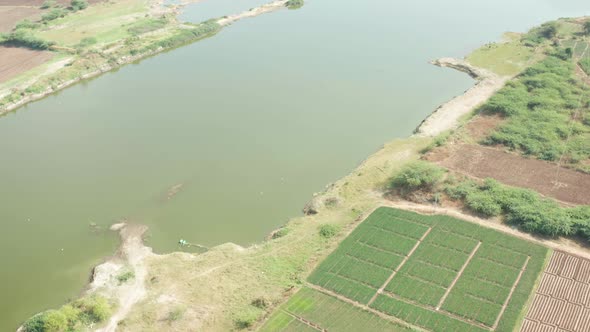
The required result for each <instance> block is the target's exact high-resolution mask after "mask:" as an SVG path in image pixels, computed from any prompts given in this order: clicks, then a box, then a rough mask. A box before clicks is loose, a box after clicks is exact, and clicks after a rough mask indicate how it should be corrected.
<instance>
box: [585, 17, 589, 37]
mask: <svg viewBox="0 0 590 332" xmlns="http://www.w3.org/2000/svg"><path fill="white" fill-rule="evenodd" d="M584 34H586V35H590V20H588V21H586V22H584Z"/></svg>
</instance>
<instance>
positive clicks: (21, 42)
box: [0, 29, 54, 50]
mask: <svg viewBox="0 0 590 332" xmlns="http://www.w3.org/2000/svg"><path fill="white" fill-rule="evenodd" d="M0 44H5V45H12V46H17V47H27V48H31V49H35V50H46V49H48V48H49V47H50V46H52V45H53V44H54V43H53V42H49V41H47V40H44V39H41V38H38V37H36V36H35V34H34V33H33V31H32V30H29V29H18V30H15V31H13V32H11V33H9V34H6V35H3V36H2V38H1V39H0Z"/></svg>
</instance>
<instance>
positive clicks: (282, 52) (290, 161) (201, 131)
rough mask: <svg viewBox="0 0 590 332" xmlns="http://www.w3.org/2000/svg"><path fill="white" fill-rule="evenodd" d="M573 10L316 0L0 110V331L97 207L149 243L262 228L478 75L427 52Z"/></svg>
mask: <svg viewBox="0 0 590 332" xmlns="http://www.w3.org/2000/svg"><path fill="white" fill-rule="evenodd" d="M206 1H208V2H211V1H214V0H206ZM253 3H256V1H254V0H253ZM228 8H229V7H228ZM231 8H233V7H231ZM193 10H195V11H199V7H198V5H196V6H192V7H191V8H190V9H189V11H193ZM216 10H217V9H216ZM227 14H231V12H228V13H227ZM584 14H588V10H587V7H586V8H584V3H583V2H582V1H576V2H573V1H570V2H563V1H559V0H551V1H538V0H535V1H534V0H526V1H520V2H514V1H508V0H501V1H495V2H493V3H492V2H489V3H485V4H484V3H480V2H475V1H467V0H453V1H445V2H444V3H443V2H439V1H424V0H422V1H411V2H409V1H408V2H403V3H401V2H397V1H385V0H365V1H358V2H345V3H344V2H341V1H336V0H310V1H307V4H306V6H305V7H304V8H302V9H300V10H296V11H288V10H284V11H280V12H276V13H272V14H268V15H264V16H260V17H257V18H253V19H248V20H244V21H242V22H239V23H237V24H235V25H233V26H231V27H229V28H227V29H225V30H224V31H222V32H221V33H220V34H219V35H217V36H216V37H214V38H211V39H207V40H204V41H202V42H199V43H196V44H193V45H189V46H186V47H183V48H180V49H177V50H174V51H171V52H168V53H166V54H162V55H159V56H157V57H154V58H151V59H147V60H145V61H142V62H141V63H140V64H138V65H130V66H126V67H124V68H122V69H121V70H119V71H117V72H113V73H109V74H106V75H104V76H102V77H100V78H97V79H95V80H92V81H89V82H86V83H84V84H80V85H77V86H75V87H72V88H69V89H67V90H65V91H63V92H61V93H58V94H57V95H55V96H51V97H49V98H46V99H44V100H41V101H39V102H36V103H33V104H30V105H28V106H26V107H24V108H22V109H20V110H19V111H18V112H16V113H12V114H8V115H7V116H5V117H2V118H0V156H1V157H0V158H1V159H0V174H1V175H0V202H2V203H1V208H0V225H1V227H2V232H0V265H1V266H2V269H1V270H0V271H1V272H0V294H1V295H2V296H0V331H9V330H12V329H14V328H15V327H16V326H17V325H18V324H19V322H21V321H22V320H23V319H25V318H26V317H28V316H30V315H31V314H33V313H35V312H38V311H40V310H44V309H47V308H51V307H55V306H58V305H60V304H61V303H63V302H64V301H66V300H67V299H68V298H72V297H75V296H76V295H77V294H79V292H80V291H81V290H82V289H83V287H84V284H85V283H86V281H87V280H88V277H89V274H90V270H91V267H92V266H93V265H95V264H96V263H98V262H100V260H101V259H102V258H103V257H105V256H108V255H109V254H111V253H112V252H113V251H114V250H115V248H116V245H117V238H116V236H115V235H114V234H111V233H109V232H101V231H98V232H96V231H93V230H92V229H91V227H89V224H90V223H96V224H98V225H99V226H101V227H102V228H103V229H104V228H105V227H107V226H108V225H110V224H111V223H113V222H116V221H118V220H120V219H122V218H126V219H128V220H131V221H134V222H140V223H145V224H147V225H149V226H150V232H149V239H148V243H149V245H151V246H153V247H154V249H155V251H156V252H170V251H173V250H177V249H178V248H177V246H176V243H177V241H178V239H180V238H184V239H187V240H189V241H190V242H197V243H201V244H204V245H208V246H211V245H215V244H219V243H223V242H227V241H233V242H236V243H239V244H242V245H247V244H250V243H253V242H257V241H260V240H262V239H263V238H264V236H265V235H266V234H267V233H268V232H270V231H271V230H272V229H273V228H275V227H277V226H279V225H281V224H283V223H285V222H286V221H287V220H288V219H289V218H290V217H294V216H298V215H300V210H301V207H302V206H303V205H304V203H305V202H306V201H307V200H308V199H309V198H310V197H311V194H312V193H313V192H317V191H321V190H322V189H323V187H324V186H325V185H326V184H327V183H329V182H332V181H334V180H337V179H338V178H340V177H342V176H343V175H345V174H347V173H348V172H350V171H351V170H352V169H353V168H354V167H355V166H356V165H358V163H359V162H360V161H361V160H363V159H364V158H366V157H367V156H368V155H369V154H371V153H372V152H373V151H375V150H377V149H378V148H379V147H380V146H381V145H382V144H383V143H384V142H386V141H389V140H391V139H393V138H396V137H404V136H407V135H409V134H410V133H411V132H412V130H413V129H414V127H415V126H416V125H417V124H418V123H419V122H420V121H421V120H422V119H423V118H424V117H425V116H426V115H427V114H429V113H430V112H431V111H432V110H433V109H434V108H435V107H436V106H437V105H438V104H440V103H442V102H444V101H445V100H447V99H449V98H451V97H452V96H454V95H458V94H460V93H462V92H463V91H464V90H465V89H467V88H468V87H469V86H470V85H471V84H472V81H471V80H470V79H469V78H468V77H467V76H466V75H464V74H461V73H457V72H454V71H452V70H445V69H440V68H436V67H433V66H431V65H429V64H428V60H431V59H434V58H437V57H442V56H462V55H464V54H466V53H468V52H469V51H470V50H471V49H473V48H475V47H477V46H478V45H480V44H483V43H485V42H487V41H490V40H494V39H496V38H497V37H498V36H499V35H500V34H501V33H502V32H503V31H506V30H521V31H522V30H526V29H527V28H528V27H530V26H531V25H534V24H537V23H541V22H543V21H545V20H548V19H552V18H557V17H561V16H579V15H584ZM185 15H189V16H190V15H191V14H190V13H189V12H187V13H186V14H185ZM187 17H188V16H187ZM196 17H198V16H196ZM177 184H183V188H182V190H181V191H180V192H179V193H178V194H177V195H176V196H175V197H174V198H172V199H170V200H168V199H166V193H167V191H168V189H169V188H170V187H172V186H174V185H177ZM62 249H63V250H62Z"/></svg>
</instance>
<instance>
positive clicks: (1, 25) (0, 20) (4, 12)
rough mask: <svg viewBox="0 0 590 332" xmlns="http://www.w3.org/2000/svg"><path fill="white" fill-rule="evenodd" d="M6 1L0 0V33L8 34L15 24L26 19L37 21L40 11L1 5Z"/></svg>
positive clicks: (33, 8)
mask: <svg viewBox="0 0 590 332" xmlns="http://www.w3.org/2000/svg"><path fill="white" fill-rule="evenodd" d="M3 2H9V1H6V0H0V32H8V31H10V30H12V28H14V26H15V25H16V23H17V22H19V21H21V20H23V19H25V18H28V19H30V20H36V19H39V17H40V16H41V14H40V13H41V10H40V9H38V8H35V7H24V6H8V5H3V4H2V3H3Z"/></svg>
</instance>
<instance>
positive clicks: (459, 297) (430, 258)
mask: <svg viewBox="0 0 590 332" xmlns="http://www.w3.org/2000/svg"><path fill="white" fill-rule="evenodd" d="M547 254H548V249H547V248H544V247H542V246H539V245H536V244H533V243H529V242H526V241H523V240H520V239H517V238H514V237H511V236H508V235H505V234H502V233H500V232H497V231H494V230H490V229H487V228H484V227H481V226H478V225H474V224H471V223H468V222H465V221H461V220H458V219H455V218H451V217H447V216H438V215H434V216H424V215H419V214H416V213H413V212H407V211H403V210H397V209H391V208H379V209H377V210H376V211H375V212H373V213H372V214H371V215H370V216H369V217H368V218H367V219H366V220H365V221H364V222H363V223H362V224H360V225H359V226H358V227H357V228H356V229H355V230H354V232H352V234H350V235H349V236H348V237H347V238H346V239H345V240H344V241H343V242H342V244H341V245H340V246H339V247H338V248H337V249H336V250H335V251H334V253H332V254H331V255H330V256H329V257H328V258H327V259H326V260H324V261H323V262H322V263H321V264H320V265H319V267H318V268H317V269H316V270H315V271H314V272H313V273H312V274H311V275H310V277H309V278H308V280H309V282H310V283H312V284H313V285H315V286H318V287H317V288H316V289H318V290H319V291H320V292H325V293H326V294H331V292H334V293H336V294H338V295H341V296H343V297H345V298H347V299H350V300H352V301H354V302H353V303H352V304H350V306H351V307H357V308H358V309H359V310H362V309H364V310H377V311H379V312H381V313H384V314H386V315H390V316H392V318H393V319H399V320H403V321H405V322H406V323H407V324H409V325H410V326H415V327H418V328H424V329H427V330H430V331H495V330H498V331H509V330H513V329H514V328H515V327H516V326H517V324H518V321H519V318H520V317H521V314H522V312H523V308H524V307H525V305H526V303H527V300H528V298H529V295H530V293H531V291H532V289H533V286H534V285H535V282H536V281H537V278H538V276H539V274H540V272H541V270H542V269H543V266H544V263H545V260H546V257H547ZM309 292H310V291H308V290H306V291H305V292H304V293H303V294H302V295H298V296H296V297H294V298H293V299H292V300H290V301H289V302H287V304H285V305H284V306H283V309H281V310H283V311H286V312H290V308H297V307H298V303H305V300H304V299H308V298H309V295H308V294H309ZM366 307H368V308H370V309H366ZM314 309H315V310H317V311H320V312H323V310H324V307H323V306H322V304H321V303H320V304H317V305H316V307H315V308H314ZM277 319H278V318H276V317H273V318H271V319H270V320H269V323H267V324H271V323H273V322H275V320H277ZM305 319H307V320H309V321H311V322H313V324H315V325H314V326H319V327H320V328H323V329H328V330H330V328H328V327H325V326H322V325H321V324H319V323H316V322H314V321H313V319H311V317H310V316H306V318H305ZM384 321H385V322H388V321H387V320H384ZM313 324H312V325H313ZM287 327H288V325H287ZM287 327H286V328H287ZM267 328H270V327H268V325H267ZM338 331H354V329H352V328H351V329H338Z"/></svg>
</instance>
